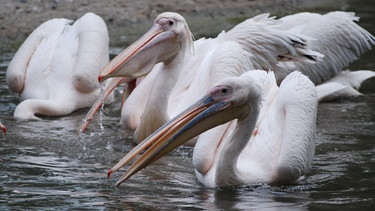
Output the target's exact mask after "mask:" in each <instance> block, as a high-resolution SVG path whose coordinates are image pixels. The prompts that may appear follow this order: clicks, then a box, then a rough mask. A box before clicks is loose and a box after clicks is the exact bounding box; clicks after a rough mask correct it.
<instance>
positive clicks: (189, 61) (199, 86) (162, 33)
mask: <svg viewBox="0 0 375 211" xmlns="http://www.w3.org/2000/svg"><path fill="white" fill-rule="evenodd" d="M233 42H236V43H237V45H236V49H241V50H233V48H234V47H233V46H234V45H233ZM228 43H229V44H228ZM227 46H231V48H232V50H228V51H230V52H232V53H237V54H238V52H240V51H242V48H243V49H245V50H246V51H247V52H248V53H250V54H248V55H249V57H248V58H246V59H247V60H249V62H251V63H252V68H251V69H264V70H269V69H274V68H275V67H276V66H277V64H278V62H279V61H290V62H291V61H298V62H301V61H308V62H315V61H316V60H318V59H320V57H321V54H319V53H317V52H314V51H311V50H309V49H308V48H306V44H305V43H304V39H303V37H300V36H298V35H295V34H293V33H289V32H287V31H285V30H284V31H283V30H280V29H278V26H277V25H276V21H275V20H274V19H273V18H269V17H268V15H267V14H263V15H259V16H256V17H254V18H251V19H248V20H246V21H244V22H243V23H241V24H239V25H237V26H236V27H235V28H233V29H232V30H230V31H228V32H227V33H225V32H222V33H221V34H219V36H218V37H217V38H215V39H201V40H198V41H195V42H194V43H193V40H192V35H191V32H190V30H189V28H188V25H187V23H186V21H185V19H184V18H183V17H182V16H181V15H179V14H176V13H171V12H166V13H162V14H160V15H159V16H158V17H157V18H156V19H155V21H154V25H153V27H152V28H151V29H150V30H149V31H148V32H147V33H146V34H145V35H143V36H142V37H141V38H140V39H139V40H138V41H136V42H135V43H133V44H132V45H131V46H129V47H128V48H127V49H125V50H124V51H123V52H121V53H120V54H119V55H118V56H117V57H115V58H114V59H113V60H112V61H111V62H110V63H109V64H108V65H107V66H106V67H105V69H104V70H103V71H102V72H101V73H100V75H99V81H103V80H104V79H107V78H110V77H129V78H137V77H141V76H143V75H145V74H148V73H150V74H149V75H148V76H147V77H146V78H145V79H144V80H143V81H142V83H141V84H140V85H139V86H138V87H137V88H136V89H135V90H134V91H133V92H132V94H131V95H130V96H129V97H128V98H127V100H126V101H125V104H124V106H123V109H122V123H123V124H124V125H125V126H126V127H127V128H129V129H130V130H133V131H134V130H135V133H134V138H135V139H136V140H138V141H141V140H143V139H144V138H146V137H147V136H148V135H149V134H151V133H152V132H153V131H155V130H156V129H157V128H159V127H160V126H161V125H162V124H164V123H165V122H166V121H168V120H169V119H170V117H171V116H173V115H175V114H176V113H178V112H180V111H181V110H183V109H184V108H185V107H186V106H187V105H189V104H190V103H192V102H193V101H194V100H196V99H198V98H199V97H201V96H202V95H203V94H204V92H205V91H206V90H207V89H208V88H209V87H210V86H211V85H212V84H213V83H215V82H216V81H218V80H220V79H221V78H225V77H228V76H235V75H240V74H241V73H242V71H243V70H245V69H246V68H243V67H238V68H237V69H236V70H235V71H233V72H231V71H225V69H222V71H221V72H220V73H215V74H212V73H210V72H209V71H208V69H209V68H210V66H211V65H213V64H215V63H216V60H214V59H212V58H213V56H212V55H213V54H215V53H216V54H217V52H218V51H220V52H222V53H225V51H226V49H225V48H226V47H227ZM236 51H237V52H236ZM192 52H193V53H192ZM232 55H233V54H232ZM233 56H234V55H233ZM159 62H161V63H160V64H158V65H156V64H157V63H159ZM213 76H215V77H213ZM111 87H113V86H111ZM100 101H101V100H98V101H97V102H98V103H100ZM94 107H95V108H99V107H100V106H98V104H96V105H94V106H93V108H94ZM92 111H94V109H93V110H91V111H90V112H89V114H88V115H87V117H86V120H90V119H92V116H93V114H94V112H95V111H94V112H92ZM84 122H85V124H84V125H81V131H84V130H85V127H86V126H87V121H84Z"/></svg>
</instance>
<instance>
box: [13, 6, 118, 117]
mask: <svg viewBox="0 0 375 211" xmlns="http://www.w3.org/2000/svg"><path fill="white" fill-rule="evenodd" d="M108 48H109V37H108V32H107V27H106V24H105V23H104V21H103V19H102V18H100V17H99V16H97V15H95V14H93V13H87V14H85V15H84V16H82V17H81V18H80V19H78V20H77V21H75V22H74V21H71V20H67V19H62V18H61V19H52V20H49V21H47V22H45V23H43V24H41V25H40V26H39V27H38V28H36V29H35V30H34V31H33V32H32V33H31V34H30V36H29V37H28V38H27V39H26V40H25V42H24V43H23V44H22V46H21V47H20V48H19V50H18V51H17V53H16V54H15V55H14V57H13V59H12V61H11V62H10V64H9V66H8V69H7V73H6V81H7V84H8V86H9V88H10V89H11V90H12V91H14V92H17V93H19V98H20V100H21V103H20V104H19V105H18V106H17V107H16V109H15V112H14V117H15V118H17V119H39V118H38V117H37V116H36V115H43V116H60V115H66V114H69V113H71V112H73V111H75V110H77V109H79V108H84V107H89V106H91V105H92V104H93V103H94V102H95V100H96V99H97V98H98V97H99V94H100V84H99V83H98V81H97V76H98V74H99V72H100V71H101V70H102V69H103V67H104V66H105V65H106V64H107V63H108V61H109V50H108ZM108 100H113V97H112V95H111V97H110V98H108Z"/></svg>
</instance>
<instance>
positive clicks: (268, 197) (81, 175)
mask: <svg viewBox="0 0 375 211" xmlns="http://www.w3.org/2000/svg"><path fill="white" fill-rule="evenodd" d="M332 2H334V3H332ZM332 2H331V4H330V5H329V6H326V7H320V6H319V7H314V10H313V11H318V12H319V11H324V12H326V11H327V10H334V9H336V10H343V9H345V10H347V11H355V12H356V13H357V15H359V16H360V17H361V22H360V24H361V25H362V26H364V27H365V28H366V29H367V30H369V31H370V32H371V33H373V34H375V25H374V22H373V20H374V18H375V4H374V2H373V1H370V0H367V1H361V2H360V3H358V2H357V1H332ZM363 5H367V6H363ZM11 56H12V54H3V55H0V81H1V83H0V103H1V107H0V118H1V121H2V122H3V123H4V124H5V125H6V126H7V129H8V132H7V135H6V136H4V137H0V168H1V172H0V183H1V185H0V207H1V209H38V210H39V209H51V208H55V209H88V210H93V209H99V210H103V209H116V208H122V209H131V210H155V209H156V210H176V209H179V210H200V209H205V210H245V209H246V210H249V209H260V210H293V209H294V210H329V209H335V210H366V209H367V210H372V209H373V208H374V207H375V157H374V154H375V142H374V141H375V130H374V129H375V94H374V93H375V91H374V90H375V86H374V81H370V82H367V83H366V84H365V87H363V89H362V91H363V92H365V93H366V94H365V95H364V96H361V97H356V98H352V99H343V100H339V101H334V102H328V103H322V104H320V105H319V111H318V122H317V140H316V142H317V146H316V155H315V158H314V161H313V166H312V168H311V171H310V173H309V174H308V175H307V177H306V178H305V179H303V180H302V181H300V182H299V183H298V184H295V185H289V186H281V187H280V186H269V185H266V184H254V185H251V186H245V187H239V188H232V189H209V188H205V187H204V186H202V185H201V184H199V183H198V182H197V181H196V179H195V175H194V172H193V166H192V164H191V153H192V150H191V149H190V148H188V147H184V148H180V149H178V151H176V152H173V153H172V154H171V155H169V156H167V157H165V158H163V159H161V160H160V161H157V162H156V163H155V164H154V165H151V166H150V167H148V168H147V169H145V170H143V171H141V172H139V173H138V174H136V175H135V176H133V177H132V178H131V179H130V180H128V181H127V182H126V183H124V184H123V185H121V186H120V187H119V188H115V187H114V184H115V182H116V180H117V179H118V178H119V176H120V174H119V173H115V174H113V176H112V177H111V178H110V179H107V177H106V172H107V170H108V169H109V168H110V167H112V166H113V165H114V164H115V163H116V162H117V161H118V159H120V158H121V157H122V156H123V155H124V154H125V153H126V152H127V151H129V150H130V149H131V148H132V147H133V146H134V145H133V144H132V143H131V141H129V139H127V138H126V135H125V134H124V133H123V131H121V130H120V128H119V127H118V114H119V110H118V106H119V105H118V104H115V105H112V106H109V107H106V109H105V114H106V115H104V116H103V118H102V121H103V122H102V124H103V125H104V128H103V129H102V128H101V127H100V124H99V122H98V121H94V122H93V123H92V125H91V126H90V131H89V132H88V133H87V134H83V135H79V134H78V132H77V128H78V124H79V122H80V121H81V120H82V119H83V118H84V116H85V114H86V112H87V110H86V109H84V110H80V111H77V112H75V113H73V114H72V115H69V116H66V117H60V118H48V119H45V120H42V121H24V122H20V121H16V120H14V119H13V117H12V112H13V111H14V108H15V106H16V105H17V103H18V99H17V96H16V95H15V94H13V93H11V92H10V91H9V90H8V88H7V86H6V85H5V70H6V67H7V65H8V63H9V60H10V58H11ZM374 57H375V51H372V52H370V53H367V54H366V55H364V56H363V57H362V58H361V60H360V61H358V62H356V63H355V64H353V65H352V67H351V68H352V69H373V70H375V60H374V59H373V58H374Z"/></svg>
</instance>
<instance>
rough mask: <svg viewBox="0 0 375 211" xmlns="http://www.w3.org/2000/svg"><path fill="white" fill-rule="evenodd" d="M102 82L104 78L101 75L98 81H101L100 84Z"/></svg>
mask: <svg viewBox="0 0 375 211" xmlns="http://www.w3.org/2000/svg"><path fill="white" fill-rule="evenodd" d="M102 80H103V77H102V76H101V75H99V76H98V81H99V83H100V82H102Z"/></svg>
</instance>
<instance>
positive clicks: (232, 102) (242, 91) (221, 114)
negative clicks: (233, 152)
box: [108, 77, 261, 186]
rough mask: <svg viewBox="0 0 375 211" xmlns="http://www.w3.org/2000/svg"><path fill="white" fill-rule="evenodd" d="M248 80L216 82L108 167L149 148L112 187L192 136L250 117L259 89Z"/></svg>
mask: <svg viewBox="0 0 375 211" xmlns="http://www.w3.org/2000/svg"><path fill="white" fill-rule="evenodd" d="M248 79H249V78H248V77H231V78H226V79H224V80H222V81H220V82H219V83H218V84H217V85H216V86H214V87H213V88H212V89H211V90H210V91H209V92H208V94H207V95H206V96H204V97H203V98H201V99H200V100H198V101H197V102H196V103H194V104H193V105H192V106H191V107H189V108H187V109H186V110H185V111H184V112H182V113H181V114H179V115H178V116H176V117H175V118H173V119H171V120H170V121H169V122H167V123H166V124H165V125H163V126H162V127H161V128H159V129H158V130H157V131H155V132H154V133H153V134H152V135H150V136H149V137H148V138H146V139H145V140H144V141H143V142H141V143H140V144H138V145H137V146H136V147H135V148H134V149H133V150H132V151H130V152H129V153H128V154H127V155H126V156H125V157H124V158H123V159H122V160H120V162H119V163H117V164H116V165H115V166H114V167H113V168H112V169H110V170H109V172H108V176H110V174H111V173H113V172H114V171H117V170H118V169H120V168H121V167H123V166H124V165H126V164H127V163H128V162H129V161H130V160H131V159H132V158H134V157H135V156H136V155H138V154H139V153H140V152H141V151H142V150H144V149H146V148H147V147H149V148H148V149H147V151H145V153H144V154H142V155H141V156H140V157H139V158H138V159H137V160H136V161H135V162H134V163H133V164H132V165H131V166H130V167H129V168H128V169H127V171H126V172H125V173H124V175H123V176H122V177H121V178H120V179H119V180H118V182H117V183H116V186H119V185H120V184H121V183H122V182H124V181H125V180H127V179H128V178H129V177H131V176H132V175H133V174H135V173H136V172H138V171H140V170H141V169H143V168H145V167H146V166H148V165H150V164H151V163H152V162H154V161H156V160H157V159H159V158H160V157H162V156H163V155H165V154H167V153H168V152H170V151H172V150H173V149H175V148H177V147H178V146H180V145H182V144H184V143H185V142H187V141H188V140H190V139H191V138H193V137H195V136H196V135H198V134H200V133H202V132H204V131H206V130H209V129H211V128H213V127H216V126H218V125H221V124H223V123H226V122H228V121H231V120H233V119H239V121H240V120H243V119H245V118H247V117H248V116H251V115H252V114H250V112H253V111H258V109H259V104H260V100H261V93H260V92H261V91H260V90H261V89H260V87H259V86H258V84H256V83H254V81H253V80H251V81H249V80H248ZM249 83H250V84H249ZM249 87H250V88H249Z"/></svg>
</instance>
